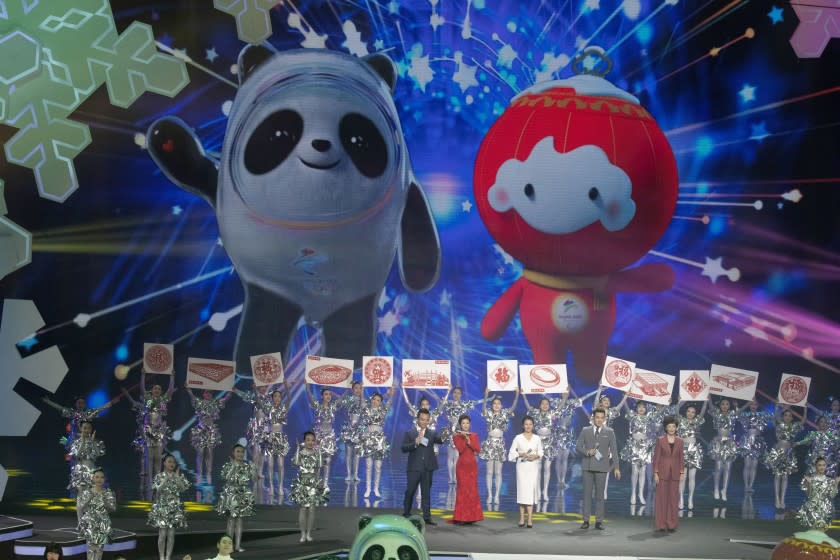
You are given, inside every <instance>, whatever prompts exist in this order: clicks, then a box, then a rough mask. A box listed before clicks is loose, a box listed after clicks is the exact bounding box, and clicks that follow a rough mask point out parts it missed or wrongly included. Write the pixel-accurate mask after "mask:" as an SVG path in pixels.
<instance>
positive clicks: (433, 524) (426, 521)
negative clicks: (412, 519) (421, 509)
mask: <svg viewBox="0 0 840 560" xmlns="http://www.w3.org/2000/svg"><path fill="white" fill-rule="evenodd" d="M423 521H424V522H425V523H426V525H431V526H433V527H434V526H435V525H437V523H435V522H434V521H432V520H431V519H424V520H423Z"/></svg>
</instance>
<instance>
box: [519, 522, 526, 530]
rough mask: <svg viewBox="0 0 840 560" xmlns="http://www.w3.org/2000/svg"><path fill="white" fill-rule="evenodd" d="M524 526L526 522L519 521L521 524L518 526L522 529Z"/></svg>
mask: <svg viewBox="0 0 840 560" xmlns="http://www.w3.org/2000/svg"><path fill="white" fill-rule="evenodd" d="M524 526H525V522H524V521H520V522H519V524H518V525H517V527H519V528H520V529H521V528H522V527H524Z"/></svg>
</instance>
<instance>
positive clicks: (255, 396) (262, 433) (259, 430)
mask: <svg viewBox="0 0 840 560" xmlns="http://www.w3.org/2000/svg"><path fill="white" fill-rule="evenodd" d="M269 388H270V387H269V386H268V385H257V384H254V385H253V389H254V390H253V391H242V390H239V389H234V390H233V392H234V393H235V394H236V396H238V397H239V398H240V399H242V401H243V402H246V403H248V404H250V405H252V406H253V407H254V411H253V413H252V414H251V418H250V419H249V420H248V428H247V431H246V433H245V437H246V439H247V441H248V449H249V450H250V453H251V457H252V458H253V461H254V469H253V472H254V476H255V477H256V478H257V480H258V481H262V480H263V478H264V475H263V465H264V464H265V449H266V447H267V445H268V434H269V432H270V430H271V427H270V426H267V425H266V420H265V402H266V401H267V400H268V394H267V393H268V390H269Z"/></svg>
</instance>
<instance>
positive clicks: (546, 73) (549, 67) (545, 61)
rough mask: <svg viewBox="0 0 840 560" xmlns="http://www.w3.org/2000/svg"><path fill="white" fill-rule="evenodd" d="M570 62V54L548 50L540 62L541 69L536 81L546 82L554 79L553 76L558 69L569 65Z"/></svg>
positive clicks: (535, 78) (535, 77)
mask: <svg viewBox="0 0 840 560" xmlns="http://www.w3.org/2000/svg"><path fill="white" fill-rule="evenodd" d="M569 62H570V59H569V56H568V55H566V54H563V53H560V54H559V55H555V54H554V53H550V52H547V53H545V54H544V55H543V57H542V61H541V62H540V70H539V72H537V73H536V75H535V76H534V83H537V84H538V83H540V82H546V81H548V80H551V79H552V76H553V75H554V73H555V72H557V71H558V70H560V69H562V68H565V67H566V66H568V64H569Z"/></svg>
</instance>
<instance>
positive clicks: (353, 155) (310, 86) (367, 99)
mask: <svg viewBox="0 0 840 560" xmlns="http://www.w3.org/2000/svg"><path fill="white" fill-rule="evenodd" d="M301 55H303V56H301V57H300V58H301V59H305V60H308V61H309V64H307V66H306V67H305V68H300V69H297V68H296V66H297V65H296V64H294V58H293V57H292V59H291V60H289V57H287V59H286V60H283V61H282V63H283V66H282V70H283V72H284V73H278V72H277V70H278V69H277V68H276V66H277V64H274V63H272V62H271V61H269V62H267V63H265V64H264V65H263V66H261V67H260V68H259V69H258V70H257V71H256V72H255V73H254V75H253V76H251V77H249V81H250V80H253V81H254V83H253V84H250V83H249V82H245V84H243V87H245V86H247V87H248V91H244V92H242V93H240V95H242V94H244V95H245V96H246V97H248V98H249V99H248V100H247V102H246V103H244V104H243V103H241V102H240V103H238V105H239V107H240V108H241V110H240V111H238V113H237V114H235V115H231V123H230V125H229V131H228V137H227V138H228V139H229V140H228V141H226V147H225V150H224V152H223V153H224V157H223V159H222V162H221V168H222V176H223V177H224V178H225V179H230V181H229V183H230V187H231V189H232V191H233V192H234V193H235V194H236V196H237V197H238V198H240V199H241V201H242V203H243V204H244V205H245V206H246V207H247V208H248V210H249V211H250V212H252V213H253V215H254V216H255V217H256V219H258V220H264V221H267V222H269V223H274V224H277V225H279V226H285V227H290V228H293V229H294V228H298V229H318V228H329V227H337V226H338V227H340V226H342V225H345V226H346V225H348V224H350V223H352V222H353V221H354V220H360V219H363V218H365V217H367V216H372V215H373V214H375V213H376V211H377V210H379V211H381V210H382V208H383V207H384V206H386V205H387V203H388V202H389V201H390V199H392V198H394V199H402V198H403V197H404V196H405V190H406V187H407V186H408V177H407V175H406V171H407V169H406V165H405V160H406V157H405V154H404V153H403V149H404V145H403V142H402V135H401V133H400V130H399V122H398V121H396V120H395V118H394V117H395V110H394V108H393V105H392V103H391V98H390V93H389V92H388V91H387V89H386V87H385V84H384V83H383V82H382V81H381V80H380V79H379V77H378V76H376V75H374V73H373V71H372V70H369V69H367V68H365V67H364V64H363V63H361V62H358V61H356V62H355V63H356V65H358V66H359V73H357V74H355V75H352V74H351V75H348V73H347V71H346V69H342V70H341V74H339V73H338V72H339V70H338V68H335V69H333V72H334V73H332V74H331V73H330V66H331V65H336V66H337V63H338V62H342V63H344V64H346V62H347V61H346V60H343V59H344V57H343V56H341V55H340V53H329V52H314V53H312V52H304V53H301ZM313 55H316V56H313ZM278 62H281V61H278ZM330 63H332V64H330ZM312 64H319V65H321V66H322V67H324V68H322V69H321V70H322V71H321V72H318V73H313V72H311V71H310V70H311V65H312ZM296 70H299V72H298V73H295V71H296ZM303 70H305V71H303ZM286 74H288V75H286ZM377 93H378V94H379V95H377ZM227 194H228V193H227V192H224V191H223V192H222V196H227Z"/></svg>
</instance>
